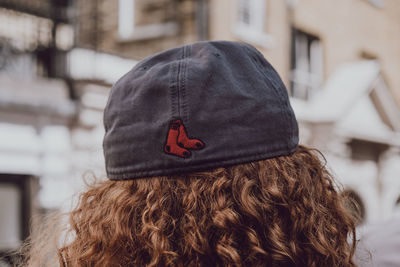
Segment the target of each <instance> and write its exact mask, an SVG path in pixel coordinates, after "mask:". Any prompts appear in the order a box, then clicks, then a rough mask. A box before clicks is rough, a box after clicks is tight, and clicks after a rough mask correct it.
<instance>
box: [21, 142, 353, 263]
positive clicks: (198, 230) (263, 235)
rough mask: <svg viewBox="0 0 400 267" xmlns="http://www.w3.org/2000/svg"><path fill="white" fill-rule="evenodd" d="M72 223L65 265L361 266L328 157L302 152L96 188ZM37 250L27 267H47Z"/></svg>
mask: <svg viewBox="0 0 400 267" xmlns="http://www.w3.org/2000/svg"><path fill="white" fill-rule="evenodd" d="M68 216H69V223H68V224H65V225H66V226H67V227H66V228H67V233H65V232H64V237H65V238H64V241H63V242H61V244H56V245H57V248H56V254H55V255H56V258H57V259H58V261H59V263H60V265H61V266H68V267H69V266H107V267H110V266H315V267H316V266H355V264H354V263H353V261H352V257H353V254H354V250H355V224H354V218H353V217H352V216H351V215H350V214H349V213H348V212H347V210H346V209H345V206H344V203H343V199H342V197H341V196H340V194H339V193H338V192H337V187H336V184H335V182H334V180H333V178H332V176H331V175H330V173H329V172H328V171H327V169H326V168H325V160H324V159H323V157H322V155H321V154H319V152H317V151H315V150H312V149H308V148H306V147H303V146H300V147H299V149H298V150H297V151H296V152H294V153H293V154H291V155H288V156H281V157H277V158H271V159H267V160H263V161H258V162H253V163H247V164H241V165H236V166H231V167H226V168H218V169H214V170H211V171H206V172H197V173H188V174H181V175H174V176H169V177H153V178H142V179H136V180H130V181H111V180H107V181H101V182H96V183H95V184H92V185H91V186H90V188H89V189H88V190H87V191H86V192H85V193H83V194H82V195H81V196H80V200H79V203H78V204H77V207H76V208H75V209H74V210H72V211H71V212H70V213H69V214H68ZM47 230H48V229H47ZM39 239H40V240H41V241H40V242H42V243H46V244H48V243H49V242H48V238H44V239H43V238H39ZM52 246H54V245H52ZM31 248H32V249H31V252H30V254H31V256H30V257H29V258H28V259H27V265H28V266H47V265H46V261H48V260H49V257H48V255H47V256H46V257H40V256H39V255H43V254H45V253H44V251H43V249H42V247H41V246H40V245H39V246H36V244H35V243H33V244H31ZM47 254H48V253H47ZM53 266H54V265H53Z"/></svg>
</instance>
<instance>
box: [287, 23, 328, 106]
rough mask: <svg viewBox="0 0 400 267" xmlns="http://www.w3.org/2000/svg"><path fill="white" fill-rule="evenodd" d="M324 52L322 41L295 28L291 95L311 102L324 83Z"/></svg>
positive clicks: (292, 50) (293, 32)
mask: <svg viewBox="0 0 400 267" xmlns="http://www.w3.org/2000/svg"><path fill="white" fill-rule="evenodd" d="M323 53H324V51H323V44H322V41H321V39H320V38H319V37H318V36H317V35H314V34H310V33H308V32H305V31H302V30H299V29H296V28H293V29H292V41H291V69H290V95H291V96H292V97H294V98H297V99H302V100H305V101H307V100H309V99H310V98H312V97H313V95H314V94H315V93H316V91H318V90H319V89H320V88H321V86H322V82H323V74H324V54H323Z"/></svg>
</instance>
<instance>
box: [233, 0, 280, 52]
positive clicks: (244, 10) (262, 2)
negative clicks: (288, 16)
mask: <svg viewBox="0 0 400 267" xmlns="http://www.w3.org/2000/svg"><path fill="white" fill-rule="evenodd" d="M236 3H237V5H236V14H235V18H236V21H235V24H234V27H233V33H234V34H235V35H236V36H237V37H239V38H240V39H244V40H245V41H249V42H251V43H254V44H256V45H261V46H264V47H268V46H270V45H271V42H272V40H271V36H269V35H268V34H266V33H265V23H266V11H267V10H266V8H267V6H266V0H237V1H236Z"/></svg>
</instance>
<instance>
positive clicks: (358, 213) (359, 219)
mask: <svg viewBox="0 0 400 267" xmlns="http://www.w3.org/2000/svg"><path fill="white" fill-rule="evenodd" d="M342 196H343V198H344V204H345V207H346V209H347V210H348V211H349V213H350V215H351V216H352V217H353V219H354V221H355V222H356V224H357V225H359V224H361V223H363V222H364V220H365V207H364V203H363V201H362V200H361V197H360V196H359V195H358V194H357V193H356V192H355V191H353V190H351V189H348V190H345V191H343V192H342Z"/></svg>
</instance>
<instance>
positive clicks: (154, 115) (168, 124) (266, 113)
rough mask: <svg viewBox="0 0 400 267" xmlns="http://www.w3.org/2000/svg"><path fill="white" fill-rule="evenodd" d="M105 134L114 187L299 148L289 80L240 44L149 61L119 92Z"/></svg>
mask: <svg viewBox="0 0 400 267" xmlns="http://www.w3.org/2000/svg"><path fill="white" fill-rule="evenodd" d="M104 126H105V136H104V142H103V148H104V156H105V161H106V171H107V175H108V178H109V179H112V180H121V179H134V178H140V177H152V176H165V175H171V174H180V173H184V172H194V171H203V170H209V169H213V168H217V167H225V166H230V165H236V164H241V163H248V162H252V161H258V160H263V159H267V158H271V157H277V156H281V155H287V154H290V153H292V152H294V151H295V150H296V149H297V146H298V126H297V121H296V118H295V115H294V113H293V110H292V108H291V106H290V103H289V98H288V94H287V91H286V88H285V86H284V84H283V83H282V80H281V79H280V77H279V75H278V74H277V72H276V71H275V70H274V68H273V67H272V66H271V65H270V64H269V63H268V61H267V60H266V59H265V58H264V57H263V55H262V54H261V53H260V52H259V51H257V49H255V48H254V47H252V46H250V45H248V44H244V43H238V42H228V41H213V42H197V43H192V44H188V45H185V46H181V47H177V48H173V49H170V50H167V51H164V52H161V53H158V54H155V55H153V56H150V57H148V58H146V59H144V60H142V61H141V62H139V63H138V64H137V65H136V66H135V67H134V68H133V69H132V70H131V71H129V72H128V73H127V74H125V75H124V76H123V77H122V78H121V79H120V80H119V81H117V82H116V83H115V85H114V86H113V87H112V89H111V92H110V96H109V99H108V103H107V105H106V108H105V110H104Z"/></svg>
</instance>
